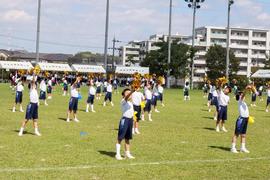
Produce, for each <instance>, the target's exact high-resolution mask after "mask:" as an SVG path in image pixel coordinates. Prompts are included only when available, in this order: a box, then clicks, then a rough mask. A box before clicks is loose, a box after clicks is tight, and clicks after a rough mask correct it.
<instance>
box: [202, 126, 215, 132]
mask: <svg viewBox="0 0 270 180" xmlns="http://www.w3.org/2000/svg"><path fill="white" fill-rule="evenodd" d="M203 129H206V130H209V131H215V130H216V129H215V128H209V127H204V128H203Z"/></svg>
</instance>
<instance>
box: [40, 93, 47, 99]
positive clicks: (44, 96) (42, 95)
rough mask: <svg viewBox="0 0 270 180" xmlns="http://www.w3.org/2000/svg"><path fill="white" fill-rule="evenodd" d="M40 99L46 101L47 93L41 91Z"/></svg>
mask: <svg viewBox="0 0 270 180" xmlns="http://www.w3.org/2000/svg"><path fill="white" fill-rule="evenodd" d="M39 99H40V100H45V99H46V92H45V91H40V92H39Z"/></svg>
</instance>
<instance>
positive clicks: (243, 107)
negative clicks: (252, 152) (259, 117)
mask: <svg viewBox="0 0 270 180" xmlns="http://www.w3.org/2000/svg"><path fill="white" fill-rule="evenodd" d="M236 100H237V101H238V111H239V117H238V119H237V120H236V124H235V132H234V136H233V138H232V147H231V152H232V153H238V151H237V149H236V141H237V138H238V137H239V136H241V148H240V152H243V153H249V150H247V148H246V133H247V127H248V119H249V110H248V106H247V104H246V102H245V93H243V92H239V94H238V95H236Z"/></svg>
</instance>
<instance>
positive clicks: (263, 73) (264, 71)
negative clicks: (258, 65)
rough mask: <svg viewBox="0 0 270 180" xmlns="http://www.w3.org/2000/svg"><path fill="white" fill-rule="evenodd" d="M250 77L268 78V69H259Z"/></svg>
mask: <svg viewBox="0 0 270 180" xmlns="http://www.w3.org/2000/svg"><path fill="white" fill-rule="evenodd" d="M251 77H252V78H266V79H268V78H270V69H260V70H258V71H257V72H255V73H254V74H253V75H252V76H251Z"/></svg>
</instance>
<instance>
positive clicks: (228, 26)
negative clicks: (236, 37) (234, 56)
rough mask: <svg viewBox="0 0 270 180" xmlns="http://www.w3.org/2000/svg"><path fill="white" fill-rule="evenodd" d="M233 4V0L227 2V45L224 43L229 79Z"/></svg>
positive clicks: (227, 76)
mask: <svg viewBox="0 0 270 180" xmlns="http://www.w3.org/2000/svg"><path fill="white" fill-rule="evenodd" d="M233 3H234V1H233V0H228V19H227V43H226V51H227V52H226V78H227V79H229V68H230V36H231V31H230V16H231V5H232V4H233Z"/></svg>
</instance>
